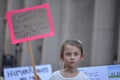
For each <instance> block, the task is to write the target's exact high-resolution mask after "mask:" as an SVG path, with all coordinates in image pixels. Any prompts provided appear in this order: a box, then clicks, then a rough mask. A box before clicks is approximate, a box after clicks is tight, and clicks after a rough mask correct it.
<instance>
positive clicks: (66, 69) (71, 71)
mask: <svg viewBox="0 0 120 80" xmlns="http://www.w3.org/2000/svg"><path fill="white" fill-rule="evenodd" d="M63 70H64V71H65V72H70V73H74V72H78V69H77V68H68V67H66V68H64V69H63Z"/></svg>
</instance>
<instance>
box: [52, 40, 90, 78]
mask: <svg viewBox="0 0 120 80" xmlns="http://www.w3.org/2000/svg"><path fill="white" fill-rule="evenodd" d="M59 57H60V59H61V60H62V61H63V62H64V69H62V70H58V71H55V72H54V73H53V74H52V75H51V77H50V80H88V77H87V76H86V75H85V74H84V73H82V72H80V71H79V70H78V69H77V66H78V64H79V62H80V61H82V60H83V57H84V55H83V47H82V44H81V42H80V41H79V40H66V41H64V42H63V44H62V45H61V52H60V56H59Z"/></svg>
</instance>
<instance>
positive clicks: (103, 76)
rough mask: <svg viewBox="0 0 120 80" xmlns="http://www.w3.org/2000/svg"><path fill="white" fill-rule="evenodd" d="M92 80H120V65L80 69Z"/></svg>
mask: <svg viewBox="0 0 120 80" xmlns="http://www.w3.org/2000/svg"><path fill="white" fill-rule="evenodd" d="M78 69H79V70H80V71H81V72H83V73H85V74H86V75H87V76H88V77H89V78H90V80H120V65H109V66H96V67H84V68H78Z"/></svg>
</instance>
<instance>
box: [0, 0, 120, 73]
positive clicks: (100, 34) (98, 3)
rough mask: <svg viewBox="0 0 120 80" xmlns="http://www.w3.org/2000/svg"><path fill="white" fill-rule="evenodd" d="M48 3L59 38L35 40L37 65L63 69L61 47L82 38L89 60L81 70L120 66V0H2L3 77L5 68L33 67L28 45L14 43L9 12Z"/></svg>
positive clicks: (0, 44) (0, 55) (0, 57)
mask: <svg viewBox="0 0 120 80" xmlns="http://www.w3.org/2000/svg"><path fill="white" fill-rule="evenodd" d="M44 3H48V4H49V6H50V9H51V15H52V20H53V25H54V29H55V35H54V36H52V37H47V38H42V39H37V40H34V41H31V45H32V49H33V55H34V59H35V64H36V65H43V64H51V65H52V70H53V71H55V70H58V69H61V68H62V67H63V64H62V61H60V59H59V57H58V56H59V53H60V45H61V43H62V41H63V40H65V39H79V40H81V41H82V43H83V48H84V54H85V58H84V60H83V62H81V63H80V65H79V67H89V66H101V65H114V64H120V0H0V75H3V68H8V67H20V66H28V65H31V60H30V56H29V52H28V47H27V44H26V42H24V43H19V44H15V45H13V44H11V40H10V35H9V31H8V26H7V21H6V18H5V15H6V12H7V11H11V10H17V9H23V8H25V7H31V6H35V5H40V4H44Z"/></svg>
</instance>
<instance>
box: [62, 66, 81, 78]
mask: <svg viewBox="0 0 120 80" xmlns="http://www.w3.org/2000/svg"><path fill="white" fill-rule="evenodd" d="M61 74H62V76H63V77H66V78H71V77H75V76H76V75H78V74H79V71H78V70H77V68H64V69H63V70H61Z"/></svg>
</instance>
